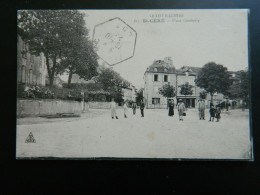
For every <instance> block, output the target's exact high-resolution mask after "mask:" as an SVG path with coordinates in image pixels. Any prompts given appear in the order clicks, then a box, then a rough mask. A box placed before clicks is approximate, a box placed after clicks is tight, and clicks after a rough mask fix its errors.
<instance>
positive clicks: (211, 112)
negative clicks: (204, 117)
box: [209, 104, 216, 122]
mask: <svg viewBox="0 0 260 195" xmlns="http://www.w3.org/2000/svg"><path fill="white" fill-rule="evenodd" d="M209 114H210V117H209V121H212V122H213V121H214V118H215V114H216V109H215V108H214V105H213V104H212V105H211V106H210V109H209ZM211 118H212V120H211Z"/></svg>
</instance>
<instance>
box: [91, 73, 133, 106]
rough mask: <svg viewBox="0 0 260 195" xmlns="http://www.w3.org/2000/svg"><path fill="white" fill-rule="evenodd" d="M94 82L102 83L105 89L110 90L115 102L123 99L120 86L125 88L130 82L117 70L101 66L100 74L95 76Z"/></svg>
mask: <svg viewBox="0 0 260 195" xmlns="http://www.w3.org/2000/svg"><path fill="white" fill-rule="evenodd" d="M95 80H96V82H98V83H100V84H101V85H102V88H103V89H104V90H105V91H108V92H110V94H111V96H112V97H113V98H114V99H115V101H116V102H122V101H123V91H122V88H127V87H129V86H130V83H129V82H128V81H126V80H125V79H123V78H122V77H121V76H120V75H119V74H118V73H117V72H115V71H113V70H112V69H111V68H102V69H101V71H100V74H99V75H98V76H97V77H96V78H95Z"/></svg>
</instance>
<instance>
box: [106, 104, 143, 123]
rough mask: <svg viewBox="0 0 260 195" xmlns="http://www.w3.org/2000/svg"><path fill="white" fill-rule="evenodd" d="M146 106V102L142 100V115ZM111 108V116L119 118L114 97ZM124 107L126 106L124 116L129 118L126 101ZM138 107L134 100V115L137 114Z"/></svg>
mask: <svg viewBox="0 0 260 195" xmlns="http://www.w3.org/2000/svg"><path fill="white" fill-rule="evenodd" d="M144 107H145V105H144V102H143V101H142V100H141V103H140V111H141V117H144ZM110 108H111V118H112V119H118V116H117V112H116V103H115V101H114V99H112V101H111V104H110ZM123 108H124V117H125V118H127V115H128V107H127V104H126V102H124V105H123ZM136 108H137V105H136V103H135V102H134V103H133V104H132V110H133V115H135V114H136Z"/></svg>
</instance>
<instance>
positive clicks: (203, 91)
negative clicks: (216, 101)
mask: <svg viewBox="0 0 260 195" xmlns="http://www.w3.org/2000/svg"><path fill="white" fill-rule="evenodd" d="M207 95H208V93H207V91H206V90H202V91H201V92H200V93H199V97H200V98H201V99H203V100H205V99H206V98H207Z"/></svg>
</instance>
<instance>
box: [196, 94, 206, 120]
mask: <svg viewBox="0 0 260 195" xmlns="http://www.w3.org/2000/svg"><path fill="white" fill-rule="evenodd" d="M197 107H198V111H199V119H200V120H201V119H203V120H205V102H204V100H202V99H199V101H198V105H197Z"/></svg>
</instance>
